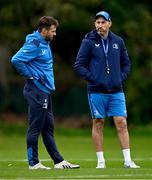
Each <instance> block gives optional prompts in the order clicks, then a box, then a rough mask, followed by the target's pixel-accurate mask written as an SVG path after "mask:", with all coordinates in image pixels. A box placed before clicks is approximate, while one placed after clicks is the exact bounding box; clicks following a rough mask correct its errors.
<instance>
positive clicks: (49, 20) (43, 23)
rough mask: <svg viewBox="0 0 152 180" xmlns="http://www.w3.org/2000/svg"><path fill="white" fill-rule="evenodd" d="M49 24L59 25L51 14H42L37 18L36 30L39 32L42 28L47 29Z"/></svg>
mask: <svg viewBox="0 0 152 180" xmlns="http://www.w3.org/2000/svg"><path fill="white" fill-rule="evenodd" d="M51 25H54V26H56V27H57V26H58V25H59V23H58V20H56V19H54V18H53V17H51V16H43V17H41V18H40V20H39V23H38V30H39V32H41V31H42V29H43V28H45V29H47V30H49V29H50V26H51Z"/></svg>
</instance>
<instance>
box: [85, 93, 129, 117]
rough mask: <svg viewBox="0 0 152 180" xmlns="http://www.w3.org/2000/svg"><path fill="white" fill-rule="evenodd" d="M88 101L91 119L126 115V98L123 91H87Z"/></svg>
mask: <svg viewBox="0 0 152 180" xmlns="http://www.w3.org/2000/svg"><path fill="white" fill-rule="evenodd" d="M88 101H89V106H90V111H91V116H92V118H93V119H99V118H100V119H101V118H105V117H112V116H124V117H127V109H126V100H125V95H124V93H123V92H119V93H114V94H103V93H89V94H88Z"/></svg>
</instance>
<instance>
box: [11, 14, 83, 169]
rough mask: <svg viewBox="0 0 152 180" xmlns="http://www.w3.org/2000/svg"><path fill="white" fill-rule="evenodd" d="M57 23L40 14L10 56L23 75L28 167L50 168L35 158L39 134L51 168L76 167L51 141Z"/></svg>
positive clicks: (52, 133)
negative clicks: (53, 46) (35, 27)
mask: <svg viewBox="0 0 152 180" xmlns="http://www.w3.org/2000/svg"><path fill="white" fill-rule="evenodd" d="M57 26H58V21H57V20H56V19H54V18H53V17H50V16H43V17H41V18H40V20H39V23H38V30H37V31H35V32H33V33H32V34H29V35H27V37H26V41H25V43H24V45H23V46H22V48H21V49H20V50H19V51H18V52H17V53H16V54H15V55H14V56H13V57H12V59H11V62H12V64H13V65H14V66H15V68H16V69H17V71H18V72H19V73H20V74H21V75H22V76H24V77H25V78H26V84H25V86H24V90H23V94H24V97H25V99H26V101H27V104H28V124H29V127H28V131H27V154H28V162H29V169H31V170H34V169H44V170H49V169H51V168H50V167H46V166H44V165H43V164H41V162H39V159H38V137H39V135H40V134H41V135H42V138H43V142H44V144H45V147H46V149H47V151H48V153H49V155H50V157H51V158H52V160H53V161H54V164H55V165H54V168H55V169H65V168H79V167H80V166H79V165H75V164H71V163H69V162H68V161H66V160H64V159H63V157H62V156H61V155H60V153H59V152H58V149H57V147H56V143H55V140H54V122H53V121H54V120H53V112H52V100H51V93H52V92H53V91H54V90H55V86H54V73H53V63H54V62H53V55H52V51H51V49H50V42H51V40H52V39H53V38H54V37H55V36H56V28H57Z"/></svg>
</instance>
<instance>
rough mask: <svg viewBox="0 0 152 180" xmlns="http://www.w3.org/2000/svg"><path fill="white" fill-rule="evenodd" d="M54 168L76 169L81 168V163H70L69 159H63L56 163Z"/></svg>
mask: <svg viewBox="0 0 152 180" xmlns="http://www.w3.org/2000/svg"><path fill="white" fill-rule="evenodd" d="M54 168H55V169H70V168H71V169H75V168H80V165H77V164H71V163H69V162H68V161H66V160H63V161H61V162H60V163H58V164H55V165H54Z"/></svg>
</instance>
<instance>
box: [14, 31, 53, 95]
mask: <svg viewBox="0 0 152 180" xmlns="http://www.w3.org/2000/svg"><path fill="white" fill-rule="evenodd" d="M11 62H12V64H13V65H14V66H15V68H16V69H17V71H18V72H19V73H20V74H21V75H22V76H24V77H26V78H30V77H33V81H34V83H35V85H36V86H37V87H38V88H40V89H41V90H42V91H44V92H46V93H51V92H52V91H54V90H55V84H54V72H53V56H52V52H51V49H50V42H48V41H46V40H45V39H44V38H43V37H42V36H41V34H40V33H39V32H38V31H35V32H33V33H32V34H29V35H27V36H26V40H25V43H24V45H23V46H22V47H21V48H20V50H19V51H18V52H17V53H16V54H15V55H14V56H13V57H12V59H11Z"/></svg>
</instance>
